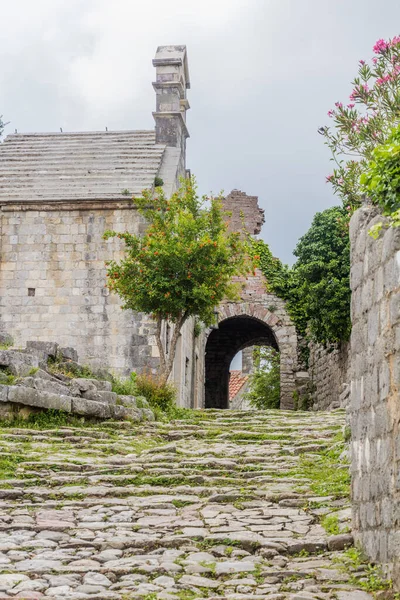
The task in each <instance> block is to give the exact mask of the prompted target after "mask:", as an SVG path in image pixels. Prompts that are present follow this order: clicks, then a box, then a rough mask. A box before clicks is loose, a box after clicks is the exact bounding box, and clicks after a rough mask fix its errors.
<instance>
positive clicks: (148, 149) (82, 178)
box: [0, 131, 165, 203]
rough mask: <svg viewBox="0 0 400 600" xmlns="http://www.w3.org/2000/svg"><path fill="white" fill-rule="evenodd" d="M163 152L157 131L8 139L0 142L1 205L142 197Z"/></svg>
mask: <svg viewBox="0 0 400 600" xmlns="http://www.w3.org/2000/svg"><path fill="white" fill-rule="evenodd" d="M164 149H165V146H164V145H160V144H156V143H155V133H154V131H122V132H114V131H113V132H90V133H30V134H19V133H18V134H14V135H9V136H8V137H7V138H6V139H5V141H4V143H2V144H0V203H4V202H10V201H11V202H29V201H40V200H43V201H52V200H55V201H57V200H96V199H97V200H103V199H104V200H121V199H123V198H124V196H123V195H122V194H121V192H122V190H129V194H130V195H134V194H140V192H141V191H142V190H143V189H145V188H149V187H151V186H152V185H153V183H154V178H155V177H156V175H157V174H158V171H159V169H160V166H161V161H162V157H163V153H164Z"/></svg>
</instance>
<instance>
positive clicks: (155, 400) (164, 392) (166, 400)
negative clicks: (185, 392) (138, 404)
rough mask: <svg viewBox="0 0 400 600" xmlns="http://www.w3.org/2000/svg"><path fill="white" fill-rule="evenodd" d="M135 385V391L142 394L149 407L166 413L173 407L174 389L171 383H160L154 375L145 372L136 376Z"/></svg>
mask: <svg viewBox="0 0 400 600" xmlns="http://www.w3.org/2000/svg"><path fill="white" fill-rule="evenodd" d="M135 387H136V393H137V394H138V395H139V396H144V397H145V398H146V400H147V402H148V403H149V405H150V407H151V408H153V409H159V410H162V411H163V412H164V413H167V414H168V413H170V412H171V411H172V410H173V409H174V407H175V400H176V389H175V386H174V385H173V384H172V383H162V382H160V380H159V379H157V377H156V376H154V375H152V374H150V373H147V374H143V375H138V376H137V377H136V382H135Z"/></svg>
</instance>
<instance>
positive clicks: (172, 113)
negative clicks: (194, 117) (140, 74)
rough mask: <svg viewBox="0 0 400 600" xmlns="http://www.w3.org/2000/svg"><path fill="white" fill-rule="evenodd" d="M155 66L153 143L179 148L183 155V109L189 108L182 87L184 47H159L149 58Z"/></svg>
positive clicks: (185, 72)
mask: <svg viewBox="0 0 400 600" xmlns="http://www.w3.org/2000/svg"><path fill="white" fill-rule="evenodd" d="M153 65H154V66H155V67H156V81H155V82H154V83H153V87H154V89H155V92H156V112H154V113H153V117H154V120H155V122H156V144H166V145H167V146H170V147H173V148H180V149H181V151H182V155H183V156H184V155H185V149H186V138H188V137H189V132H188V130H187V127H186V111H187V110H188V109H189V108H190V106H189V102H188V101H187V98H186V90H187V89H188V88H190V80H189V70H188V61H187V54H186V46H159V47H158V48H157V52H156V56H155V58H154V60H153Z"/></svg>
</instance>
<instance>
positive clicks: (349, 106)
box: [347, 104, 355, 108]
mask: <svg viewBox="0 0 400 600" xmlns="http://www.w3.org/2000/svg"><path fill="white" fill-rule="evenodd" d="M354 107H355V104H348V105H347V108H354Z"/></svg>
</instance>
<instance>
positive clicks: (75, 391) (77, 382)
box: [71, 377, 97, 396]
mask: <svg viewBox="0 0 400 600" xmlns="http://www.w3.org/2000/svg"><path fill="white" fill-rule="evenodd" d="M96 389H97V388H96V386H95V385H94V383H92V381H91V380H90V379H81V378H79V377H77V378H76V379H71V393H72V395H73V396H80V395H81V393H84V392H88V391H89V390H93V391H96Z"/></svg>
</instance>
